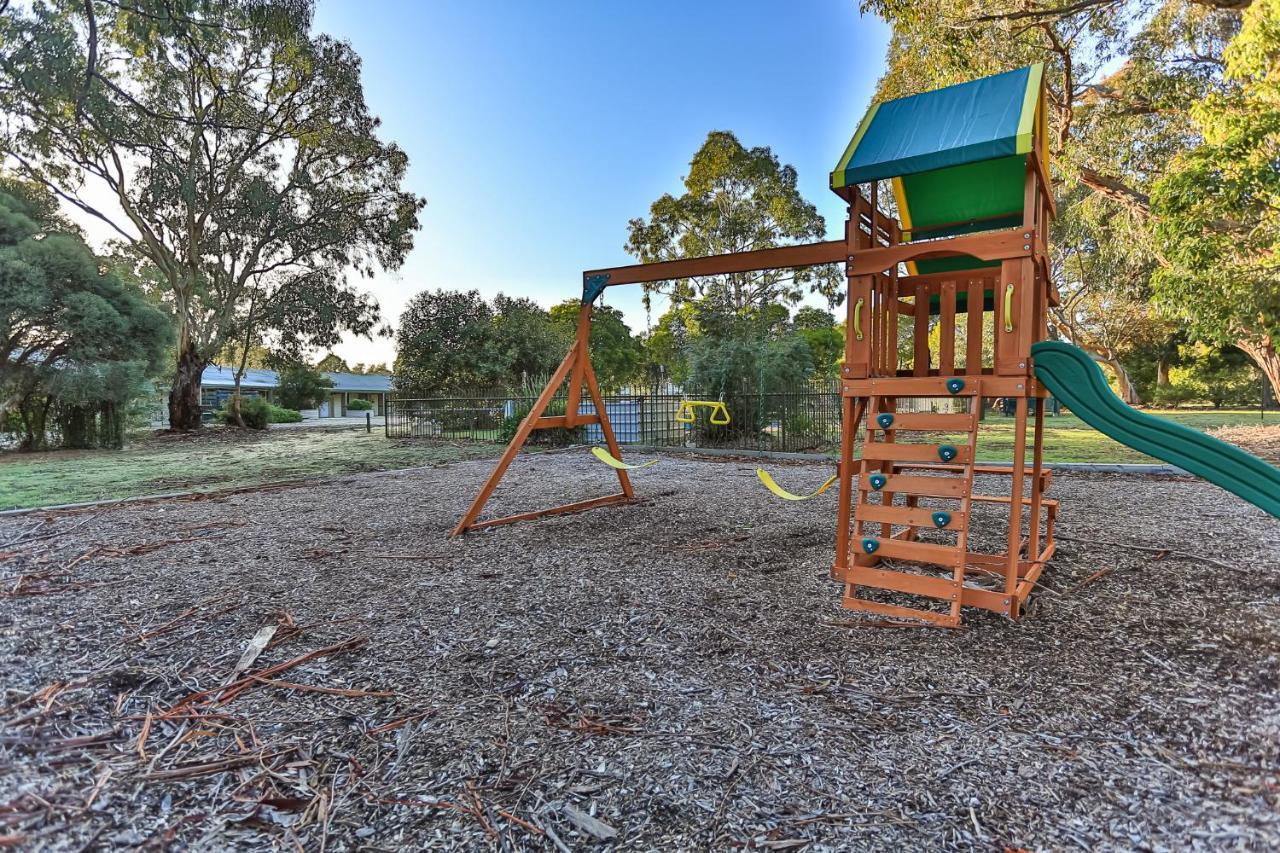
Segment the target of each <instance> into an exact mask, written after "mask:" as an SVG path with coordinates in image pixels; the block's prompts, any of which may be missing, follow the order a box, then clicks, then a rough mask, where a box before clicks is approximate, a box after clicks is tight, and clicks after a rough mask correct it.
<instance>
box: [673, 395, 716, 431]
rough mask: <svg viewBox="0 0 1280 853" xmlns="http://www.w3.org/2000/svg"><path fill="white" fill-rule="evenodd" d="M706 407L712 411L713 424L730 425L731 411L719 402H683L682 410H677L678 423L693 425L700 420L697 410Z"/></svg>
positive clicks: (681, 404) (681, 402)
mask: <svg viewBox="0 0 1280 853" xmlns="http://www.w3.org/2000/svg"><path fill="white" fill-rule="evenodd" d="M704 407H705V408H709V409H711V417H710V418H709V420H710V421H711V423H713V424H715V425H716V426H726V425H727V424H728V423H729V410H728V409H726V408H725V405H724V403H722V402H720V401H719V400H681V401H680V408H678V409H676V421H677V422H678V423H682V424H691V423H693V422H694V421H696V420H697V419H698V417H697V410H698V409H699V408H704Z"/></svg>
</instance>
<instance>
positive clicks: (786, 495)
mask: <svg viewBox="0 0 1280 853" xmlns="http://www.w3.org/2000/svg"><path fill="white" fill-rule="evenodd" d="M756 476H757V477H759V478H760V482H762V483H764V487H765V488H766V489H768V490H769V491H771V492H773V493H774V494H775V495H777V496H778V497H780V498H782V499H783V500H784V501H807V500H809V498H816V497H817V496H818V495H820V494H822V493H823V492H825V491H826V490H827V489H829V488H831V487H832V486H833V485H835V482H836V480H837V479H839V477H840V475H839V474H832V475H831V477H830V478H829V479H828V480H827V481H826V482H825V483H823V484H822V485H821V486H819V487H818V490H817V491H816V492H810V493H809V494H807V495H794V494H792V493H791V492H788V491H787V490H786V489H784V488H782V486H779V485H778V483H777V481H776V480H774V479H773V477H771V476H769V472H768V471H766V470H764V469H763V468H757V469H756Z"/></svg>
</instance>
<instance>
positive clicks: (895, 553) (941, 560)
mask: <svg viewBox="0 0 1280 853" xmlns="http://www.w3.org/2000/svg"><path fill="white" fill-rule="evenodd" d="M871 538H873V539H876V540H877V541H879V543H880V547H879V548H877V549H876V552H875V553H874V554H872V555H871V556H873V557H888V558H889V559H890V560H911V561H912V562H916V563H932V564H933V565H935V566H946V567H947V568H949V569H953V568H955V567H956V564H957V563H959V562H960V561H961V560H962V559H963V558H964V553H963V552H962V551H961V550H960V546H959V544H956V545H936V544H934V543H933V542H911V541H908V540H904V539H880V538H879V537H871ZM861 539H862V537H859V541H861ZM855 547H856V546H855ZM947 583H951V581H947Z"/></svg>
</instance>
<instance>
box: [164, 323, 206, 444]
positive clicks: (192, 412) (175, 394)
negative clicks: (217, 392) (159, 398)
mask: <svg viewBox="0 0 1280 853" xmlns="http://www.w3.org/2000/svg"><path fill="white" fill-rule="evenodd" d="M206 364H208V362H207V361H205V359H204V358H203V357H202V356H201V355H200V353H199V352H197V351H196V347H195V344H193V343H192V342H191V341H190V340H187V341H184V342H183V343H181V344H179V349H178V369H177V371H176V372H174V374H173V387H172V388H171V389H169V429H171V430H176V431H182V432H187V431H190V430H196V429H200V374H201V373H203V372H204V368H205V365H206Z"/></svg>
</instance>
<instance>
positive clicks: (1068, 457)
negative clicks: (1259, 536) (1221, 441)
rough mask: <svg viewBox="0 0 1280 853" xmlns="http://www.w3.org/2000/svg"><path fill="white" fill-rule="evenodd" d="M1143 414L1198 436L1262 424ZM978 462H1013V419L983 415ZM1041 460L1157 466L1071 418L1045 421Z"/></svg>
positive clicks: (1226, 414) (1234, 415)
mask: <svg viewBox="0 0 1280 853" xmlns="http://www.w3.org/2000/svg"><path fill="white" fill-rule="evenodd" d="M1146 411H1147V413H1148V414H1152V415H1157V416H1159V417H1162V418H1168V419H1169V420H1171V421H1177V422H1178V423H1180V424H1183V425H1184V426H1189V427H1191V428H1192V429H1197V430H1200V431H1201V432H1205V431H1208V430H1210V429H1213V428H1215V427H1221V426H1256V425H1258V424H1260V423H1262V421H1261V420H1260V419H1259V417H1258V413H1257V411H1252V412H1250V411H1225V410H1222V411H1182V410H1177V409H1172V410H1164V411H1162V410H1156V409H1148V410H1146ZM1266 423H1268V424H1271V423H1276V424H1280V417H1277V416H1276V415H1275V414H1274V413H1269V414H1268V415H1267V420H1266ZM1028 432H1030V430H1029V429H1028ZM950 439H951V440H952V442H953V443H954V442H955V441H963V440H965V436H963V435H957V436H950ZM978 458H979V459H980V460H982V461H986V462H993V461H1000V462H1007V461H1008V460H1010V459H1012V458H1013V418H1006V417H1003V416H1001V415H991V414H988V415H987V418H986V420H985V421H983V424H982V429H981V431H980V432H979V433H978ZM1028 458H1030V456H1028ZM1044 459H1045V461H1046V462H1133V463H1148V464H1151V463H1158V462H1160V460H1159V459H1152V458H1151V457H1150V456H1147V455H1145V454H1142V453H1139V452H1138V451H1136V450H1132V449H1130V448H1128V447H1125V446H1124V445H1123V444H1120V443H1118V442H1115V441H1112V440H1111V439H1109V438H1107V437H1106V436H1105V435H1103V434H1102V433H1100V432H1098V431H1097V430H1095V429H1093V428H1092V427H1090V426H1088V425H1087V424H1085V423H1084V422H1083V421H1081V420H1080V419H1079V418H1077V417H1076V416H1074V415H1058V416H1057V417H1052V416H1046V417H1045V419H1044Z"/></svg>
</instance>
